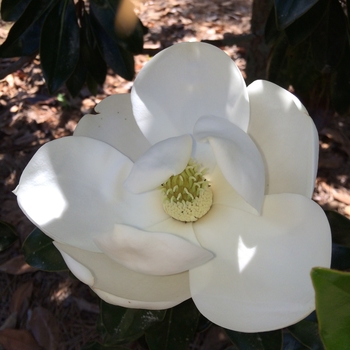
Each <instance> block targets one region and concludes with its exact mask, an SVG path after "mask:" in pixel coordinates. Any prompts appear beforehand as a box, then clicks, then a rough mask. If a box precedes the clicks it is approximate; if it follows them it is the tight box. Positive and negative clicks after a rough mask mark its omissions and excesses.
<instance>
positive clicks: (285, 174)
mask: <svg viewBox="0 0 350 350" xmlns="http://www.w3.org/2000/svg"><path fill="white" fill-rule="evenodd" d="M248 93H249V100H250V108H251V117H250V123H249V129H248V134H249V135H250V136H251V137H252V139H253V140H254V141H255V143H256V144H257V146H258V148H259V150H260V152H261V154H262V156H263V159H264V163H265V168H266V193H267V194H274V193H298V194H302V195H304V196H307V197H309V198H311V196H312V193H313V190H314V185H315V178H316V172H317V164H318V148H319V145H318V135H317V130H316V127H315V125H314V123H313V121H312V119H311V118H310V117H309V115H308V114H307V111H306V109H305V107H304V106H303V105H302V104H301V102H300V101H299V100H298V99H297V98H296V97H295V96H294V95H292V94H291V93H290V92H288V91H287V90H284V89H282V88H281V87H279V86H277V85H275V84H273V83H270V82H268V81H263V80H257V81H255V82H253V83H252V84H251V85H249V87H248Z"/></svg>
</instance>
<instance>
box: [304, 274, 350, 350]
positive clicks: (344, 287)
mask: <svg viewBox="0 0 350 350" xmlns="http://www.w3.org/2000/svg"><path fill="white" fill-rule="evenodd" d="M311 278H312V282H313V285H314V288H315V291H316V312H317V317H318V322H319V327H320V335H321V338H322V341H323V343H324V345H325V347H326V349H327V350H339V349H347V348H348V347H349V344H350V332H349V330H350V274H349V273H346V272H340V271H335V270H330V269H325V268H314V269H312V271H311Z"/></svg>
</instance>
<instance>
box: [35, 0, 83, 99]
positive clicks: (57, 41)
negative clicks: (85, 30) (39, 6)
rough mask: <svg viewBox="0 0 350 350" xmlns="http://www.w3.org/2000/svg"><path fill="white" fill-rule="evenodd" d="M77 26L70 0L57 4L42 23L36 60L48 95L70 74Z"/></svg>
mask: <svg viewBox="0 0 350 350" xmlns="http://www.w3.org/2000/svg"><path fill="white" fill-rule="evenodd" d="M79 44H80V40H79V26H78V22H77V18H76V14H75V6H74V2H73V0H62V1H59V2H58V3H57V4H56V5H55V6H54V7H53V8H52V9H51V11H50V12H49V13H48V15H47V17H46V19H45V22H44V24H43V28H42V32H41V43H40V58H41V65H42V68H43V74H44V77H45V80H46V84H47V87H48V89H49V91H50V92H51V93H53V92H55V91H57V89H58V88H59V87H60V86H61V85H62V84H63V83H64V82H65V81H66V80H67V79H68V78H69V76H70V75H71V74H72V73H73V71H74V69H75V66H76V65H77V63H78V61H79Z"/></svg>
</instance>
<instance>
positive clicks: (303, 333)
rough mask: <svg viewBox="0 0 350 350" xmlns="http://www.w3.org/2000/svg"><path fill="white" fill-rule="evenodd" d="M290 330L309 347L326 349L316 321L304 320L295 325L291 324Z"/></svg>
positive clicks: (320, 349) (314, 349) (315, 349)
mask: <svg viewBox="0 0 350 350" xmlns="http://www.w3.org/2000/svg"><path fill="white" fill-rule="evenodd" d="M288 330H289V331H290V332H291V333H292V335H293V336H294V337H295V338H296V339H298V340H299V342H300V343H302V344H303V345H305V346H307V347H308V348H309V349H312V350H323V349H324V346H323V344H322V341H321V338H320V334H319V331H318V324H317V323H316V322H311V321H307V320H302V321H300V322H298V323H296V324H294V325H293V326H289V327H288Z"/></svg>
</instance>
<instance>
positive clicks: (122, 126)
mask: <svg viewBox="0 0 350 350" xmlns="http://www.w3.org/2000/svg"><path fill="white" fill-rule="evenodd" d="M95 111H96V112H97V113H98V114H97V115H91V114H87V115H85V116H84V117H83V118H82V119H81V120H80V122H79V123H78V125H77V127H76V129H75V131H74V135H75V136H87V137H91V138H93V139H96V140H100V141H103V142H106V143H108V144H109V145H111V146H113V147H114V148H116V149H117V150H119V151H120V152H122V153H123V154H125V155H126V156H127V157H129V158H130V159H131V160H133V161H135V160H136V159H138V158H139V157H140V156H141V154H143V152H145V151H146V150H147V149H148V148H149V147H150V143H149V142H148V141H147V139H146V138H145V137H144V136H143V134H142V132H141V130H140V129H139V127H138V126H137V124H136V122H135V118H134V116H133V114H132V108H131V101H130V94H120V95H112V96H109V97H106V98H105V99H104V100H102V101H101V102H100V103H99V104H98V105H96V107H95Z"/></svg>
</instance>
